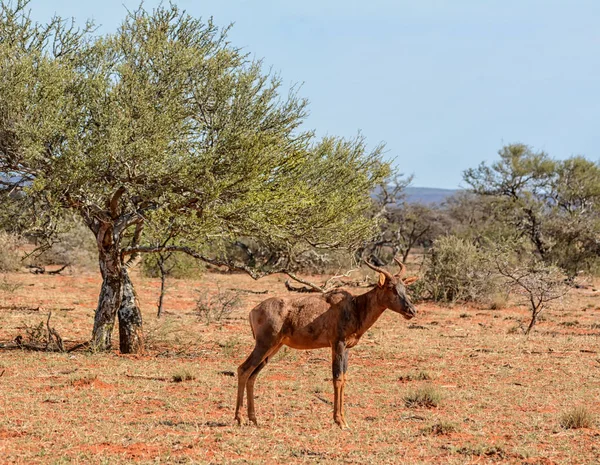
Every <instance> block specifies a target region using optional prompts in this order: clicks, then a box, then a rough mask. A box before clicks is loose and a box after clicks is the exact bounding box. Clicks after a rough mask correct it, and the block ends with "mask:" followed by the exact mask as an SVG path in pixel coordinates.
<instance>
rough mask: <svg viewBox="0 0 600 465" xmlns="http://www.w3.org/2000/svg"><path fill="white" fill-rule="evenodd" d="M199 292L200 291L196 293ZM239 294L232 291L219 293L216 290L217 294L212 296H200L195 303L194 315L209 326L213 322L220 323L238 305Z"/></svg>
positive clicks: (219, 290) (219, 291) (218, 289)
mask: <svg viewBox="0 0 600 465" xmlns="http://www.w3.org/2000/svg"><path fill="white" fill-rule="evenodd" d="M198 292H200V291H198ZM240 302H241V300H240V293H239V292H234V291H224V292H222V291H221V288H217V293H216V294H215V295H213V296H206V295H203V296H200V297H199V298H198V300H197V301H196V314H197V315H198V317H199V318H200V319H201V320H204V322H205V323H206V324H207V325H209V324H211V323H213V322H220V321H221V320H223V319H224V318H227V317H228V316H229V315H230V314H231V313H232V312H233V311H234V310H235V309H236V308H238V307H239V305H240Z"/></svg>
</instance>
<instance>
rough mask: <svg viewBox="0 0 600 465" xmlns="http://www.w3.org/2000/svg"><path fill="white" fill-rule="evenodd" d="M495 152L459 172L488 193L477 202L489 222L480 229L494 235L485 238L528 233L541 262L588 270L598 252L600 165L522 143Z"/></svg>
mask: <svg viewBox="0 0 600 465" xmlns="http://www.w3.org/2000/svg"><path fill="white" fill-rule="evenodd" d="M499 155H500V160H499V161H497V162H495V163H493V164H492V165H491V166H488V165H486V164H481V165H480V166H479V167H478V168H476V169H469V170H467V171H466V172H465V175H464V178H465V181H466V182H467V183H468V184H469V185H470V186H471V187H472V191H473V192H474V193H475V194H477V195H480V196H484V197H486V198H487V201H485V202H484V203H482V204H481V205H483V206H484V207H485V215H484V217H485V218H484V221H483V223H486V222H487V223H489V224H488V225H487V226H486V227H484V228H482V227H481V226H482V224H483V223H482V224H480V225H479V232H482V231H485V233H486V234H487V235H488V236H490V234H489V233H492V235H493V236H495V237H488V239H489V238H494V239H496V240H507V239H512V240H513V242H516V241H518V240H519V239H520V238H527V239H528V242H529V245H530V247H531V248H532V250H533V251H534V253H535V254H536V255H537V256H538V257H539V258H540V259H541V260H542V261H543V262H545V263H546V264H557V265H558V266H560V267H561V268H562V269H563V270H564V271H565V272H566V273H567V274H568V275H569V277H571V278H573V277H574V276H575V275H576V274H577V273H578V272H579V271H581V270H586V271H590V270H592V269H593V268H594V266H596V265H597V263H598V259H599V257H600V240H599V239H598V238H599V237H600V165H599V164H598V163H595V162H592V161H590V160H587V159H585V158H584V157H581V156H577V157H571V158H568V159H566V160H553V159H552V158H550V157H549V156H548V155H547V154H545V153H544V152H534V151H533V150H532V149H531V148H530V147H528V146H526V145H523V144H513V145H508V146H506V147H504V148H503V149H502V150H500V152H499ZM472 205H475V204H474V203H472ZM482 211H483V210H482ZM490 218H492V219H493V221H491V222H490ZM484 226H485V225H484ZM490 226H491V227H490ZM511 236H512V237H511Z"/></svg>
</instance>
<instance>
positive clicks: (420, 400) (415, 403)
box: [402, 385, 442, 408]
mask: <svg viewBox="0 0 600 465" xmlns="http://www.w3.org/2000/svg"><path fill="white" fill-rule="evenodd" d="M402 400H404V405H405V406H407V407H409V408H414V407H426V408H433V407H437V406H438V405H440V402H441V401H442V395H441V394H440V392H439V391H438V390H437V389H436V388H435V387H433V386H431V385H427V386H423V387H421V388H419V389H415V390H414V391H410V392H409V393H408V394H406V395H405V396H404V397H403V398H402Z"/></svg>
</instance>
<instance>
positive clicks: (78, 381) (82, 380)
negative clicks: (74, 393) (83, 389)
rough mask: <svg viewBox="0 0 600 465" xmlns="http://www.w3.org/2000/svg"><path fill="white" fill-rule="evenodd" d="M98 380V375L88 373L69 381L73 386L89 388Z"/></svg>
mask: <svg viewBox="0 0 600 465" xmlns="http://www.w3.org/2000/svg"><path fill="white" fill-rule="evenodd" d="M97 379H98V375H94V374H91V373H88V374H86V375H83V376H75V377H73V378H71V379H70V380H69V384H70V385H72V386H88V385H90V384H92V383H93V382H94V381H96V380H97Z"/></svg>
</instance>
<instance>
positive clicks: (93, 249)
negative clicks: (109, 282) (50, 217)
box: [30, 217, 98, 269]
mask: <svg viewBox="0 0 600 465" xmlns="http://www.w3.org/2000/svg"><path fill="white" fill-rule="evenodd" d="M61 227H62V229H63V232H61V233H59V234H58V235H57V237H56V238H55V240H54V242H53V244H52V245H51V246H50V247H49V248H48V249H45V250H43V251H42V252H41V253H39V254H35V255H34V256H32V257H31V259H30V261H31V264H32V265H37V266H46V265H72V266H77V267H80V268H86V269H95V268H97V266H98V251H97V246H96V241H95V239H94V235H93V234H92V232H91V231H90V230H89V229H88V228H87V226H85V225H84V224H83V222H82V221H81V220H80V219H78V218H76V217H74V218H71V219H69V220H65V224H64V225H62V226H61Z"/></svg>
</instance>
